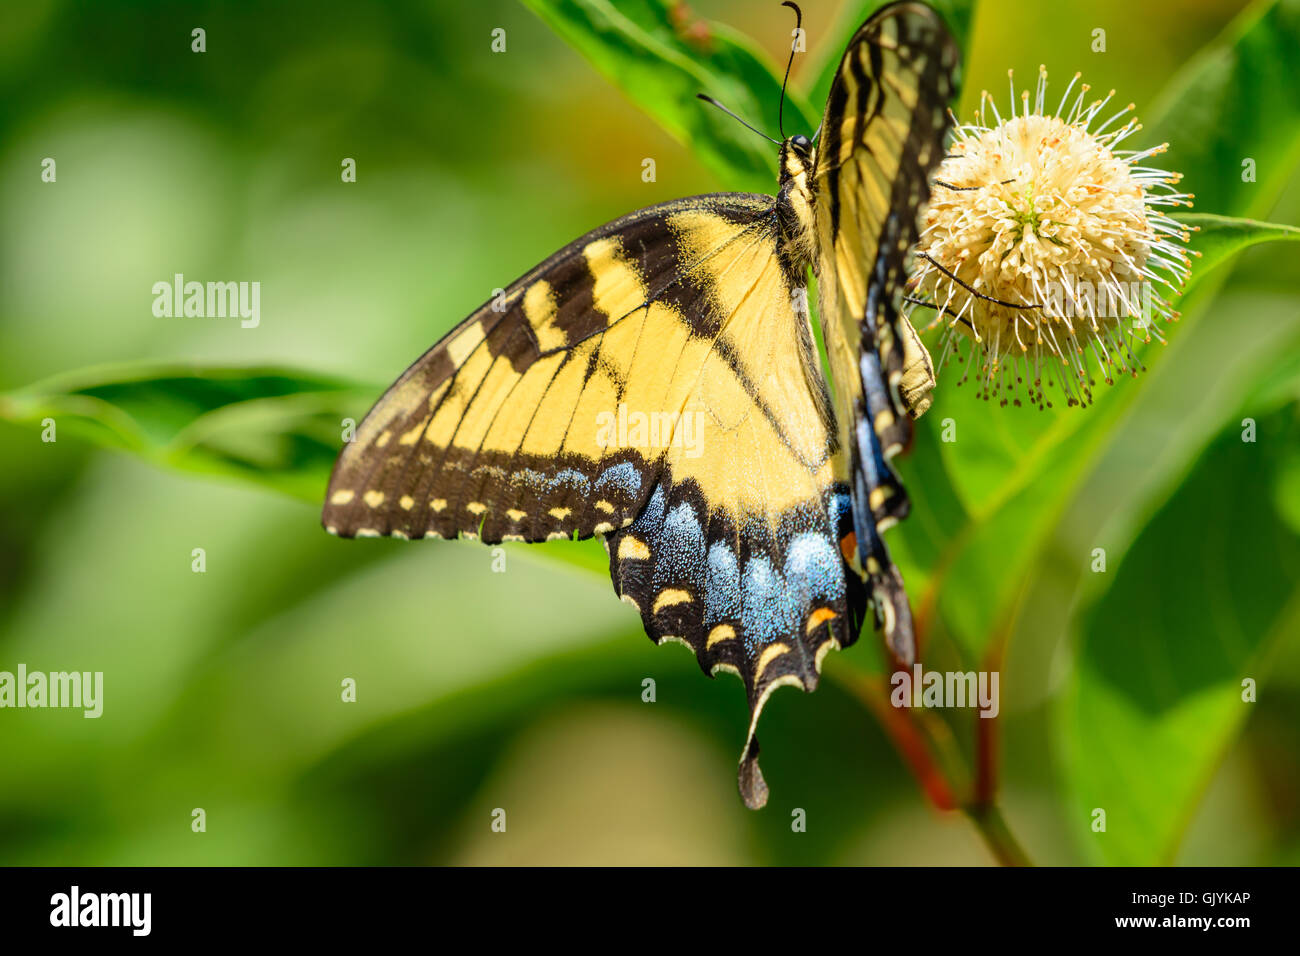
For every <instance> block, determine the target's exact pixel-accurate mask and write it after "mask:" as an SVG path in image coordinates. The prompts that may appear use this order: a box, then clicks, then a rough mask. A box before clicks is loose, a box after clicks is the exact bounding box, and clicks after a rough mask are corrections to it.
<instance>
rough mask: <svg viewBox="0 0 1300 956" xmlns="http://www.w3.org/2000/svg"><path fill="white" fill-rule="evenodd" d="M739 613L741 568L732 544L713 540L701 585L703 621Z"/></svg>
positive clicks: (737, 616) (727, 617) (714, 621)
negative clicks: (702, 585)
mask: <svg viewBox="0 0 1300 956" xmlns="http://www.w3.org/2000/svg"><path fill="white" fill-rule="evenodd" d="M739 617H740V568H739V566H738V565H737V564H736V552H734V551H732V550H731V546H730V545H728V544H725V543H724V542H721V541H715V542H714V543H713V546H712V547H711V548H709V570H708V576H707V577H706V579H705V585H704V622H705V623H706V624H716V623H717V622H718V621H729V620H736V619H737V618H739Z"/></svg>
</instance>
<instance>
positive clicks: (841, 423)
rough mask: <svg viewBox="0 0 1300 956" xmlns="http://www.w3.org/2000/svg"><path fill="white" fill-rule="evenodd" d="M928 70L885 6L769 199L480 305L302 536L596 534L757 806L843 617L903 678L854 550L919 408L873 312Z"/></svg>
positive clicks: (888, 493) (904, 363)
mask: <svg viewBox="0 0 1300 956" xmlns="http://www.w3.org/2000/svg"><path fill="white" fill-rule="evenodd" d="M891 57H894V58H897V59H898V61H899V63H900V64H901V65H900V66H898V67H897V75H891V74H890V73H889V72H888V68H887V65H886V60H887V59H889V58H891ZM890 62H891V63H892V60H891V61H890ZM954 63H955V51H954V50H953V48H952V45H951V41H950V40H949V39H948V38H947V34H946V31H944V29H943V26H942V24H941V22H940V21H939V20H938V19H937V17H935V15H934V14H933V12H932V11H930V10H929V9H928V8H927V7H924V6H922V5H919V4H913V3H907V4H895V5H893V6H891V7H889V8H886V10H884V11H881V12H880V13H878V14H877V15H876V16H875V17H873V18H872V19H871V20H869V21H867V23H866V24H864V25H863V27H862V28H861V29H860V30H859V31H858V35H856V36H855V38H854V40H853V41H852V42H851V43H850V46H849V49H848V51H847V52H846V54H845V61H844V63H842V64H841V67H840V72H839V75H838V77H837V80H836V83H835V85H834V87H833V89H832V94H831V101H830V103H829V104H828V107H827V114H826V119H825V120H824V121H823V130H822V134H821V135H822V137H823V138H822V142H821V143H820V144H819V145H818V144H814V143H813V142H812V141H811V140H809V139H808V138H806V137H804V136H792V137H790V138H788V139H786V140H785V141H784V142H783V143H782V144H781V149H780V155H779V168H780V174H779V177H780V178H779V182H778V191H777V195H776V196H775V197H772V196H764V195H753V194H736V193H720V194H712V195H704V196H696V197H691V198H689V199H683V200H676V201H673V202H668V203H663V204H660V205H658V206H652V207H649V208H647V209H642V210H639V211H637V212H634V213H632V214H630V215H628V216H624V217H622V218H621V219H618V220H615V221H614V222H611V223H608V224H607V225H605V226H602V227H600V228H599V229H596V230H594V231H592V232H591V233H588V234H587V235H585V236H583V237H581V238H579V239H577V240H575V241H574V242H573V243H571V244H570V245H568V246H566V247H565V248H564V249H562V250H560V251H559V252H557V253H556V254H555V255H553V256H551V257H550V258H549V259H547V260H546V261H545V262H543V263H542V264H541V265H539V266H538V267H536V268H535V269H533V270H531V271H530V272H529V273H528V274H526V275H524V276H522V277H521V278H520V279H518V280H517V281H516V282H514V283H512V284H511V285H510V286H509V287H508V288H507V289H506V290H505V293H504V295H503V296H501V297H499V298H498V299H497V300H494V301H492V302H489V303H485V304H484V305H483V306H482V307H480V308H479V309H478V310H476V311H475V312H474V313H473V314H471V315H470V316H469V317H468V318H467V319H465V320H464V321H463V322H462V323H461V324H460V325H458V326H457V327H456V328H455V329H453V330H452V332H450V333H449V334H448V335H447V336H446V337H444V338H443V339H442V340H441V341H440V342H438V343H437V344H436V345H434V346H433V348H431V349H430V350H429V351H428V352H426V353H425V355H424V356H422V357H421V358H420V359H418V360H417V361H416V362H415V363H414V364H413V365H412V366H411V367H410V368H409V369H408V370H407V371H406V373H405V374H404V375H403V376H402V377H401V378H399V379H398V380H397V382H396V383H394V385H393V386H392V387H391V388H390V389H389V390H388V392H387V393H386V394H385V395H384V397H383V398H381V399H380V401H379V402H378V403H377V404H376V405H375V407H374V408H373V409H372V410H371V411H370V413H369V414H368V415H367V416H366V418H365V419H364V421H363V422H362V424H361V426H360V427H359V428H358V431H357V435H356V438H355V440H354V441H353V442H352V443H350V444H349V445H348V446H347V447H346V448H345V449H344V450H343V452H342V454H341V455H340V457H339V460H338V463H337V464H336V466H335V470H334V474H333V476H332V478H331V482H330V488H329V491H328V492H327V497H326V506H325V510H324V514H323V523H324V525H325V526H326V528H327V530H329V531H331V532H332V533H336V534H339V535H342V536H345V537H364V536H378V535H390V536H397V537H405V538H416V537H434V538H451V537H457V536H463V537H473V538H479V539H481V540H483V541H485V542H489V543H495V542H498V541H508V540H516V541H527V542H538V541H546V540H552V539H557V538H571V537H578V538H585V537H590V536H593V535H598V536H602V537H603V538H604V539H605V542H606V546H607V548H608V551H609V556H610V575H611V578H612V580H613V582H614V587H615V590H616V592H617V593H618V595H619V596H620V597H621V598H622V599H623V600H624V601H625V602H627V603H628V604H630V605H631V606H632V607H634V608H635V609H636V610H637V612H638V613H639V614H640V616H641V619H642V622H643V624H644V626H645V629H646V632H647V633H648V634H649V635H650V636H651V638H652V639H654V640H655V641H656V643H661V642H663V641H678V642H681V643H684V644H686V645H687V646H689V647H690V648H691V649H692V650H693V651H694V652H695V654H696V656H697V658H698V660H699V663H700V666H701V668H702V669H703V670H704V671H705V673H708V674H710V675H714V674H716V673H718V672H720V671H722V672H730V673H734V674H736V675H737V676H739V677H740V678H741V680H742V681H743V682H744V684H745V687H746V691H747V694H748V697H749V702H750V708H751V720H750V726H749V733H748V736H747V739H746V744H745V749H744V751H743V754H742V759H741V767H740V789H741V793H742V795H743V797H744V799H745V802H746V803H747V804H748V805H750V806H761V805H762V804H763V803H764V802H765V800H766V796H767V787H766V784H765V783H764V781H763V777H762V774H761V772H760V771H759V769H758V763H757V754H758V744H757V739H756V738H755V727H756V725H757V721H758V716H759V714H760V712H761V711H762V709H763V705H764V703H765V702H766V700H767V698H768V696H769V695H770V694H771V693H772V692H773V691H774V690H775V689H776V688H778V687H781V686H787V685H790V686H798V687H800V688H802V689H804V690H812V689H813V688H814V687H815V686H816V683H817V680H818V675H819V673H820V670H821V664H822V661H823V659H824V657H825V655H826V653H827V652H828V651H829V650H831V649H832V648H839V647H845V646H848V645H849V644H851V643H852V642H853V641H854V640H856V639H857V636H858V632H859V629H860V627H861V624H862V622H863V620H864V618H865V615H866V607H867V604H868V602H870V603H871V604H872V605H873V606H874V608H875V609H876V619H877V622H878V623H879V624H880V626H881V629H882V631H883V633H884V637H885V640H886V643H887V644H888V646H889V647H890V648H891V649H892V650H893V652H894V654H895V656H896V657H898V658H899V659H900V660H902V661H910V659H911V656H912V655H913V653H914V644H913V635H912V630H911V615H910V611H909V609H908V603H907V598H906V594H905V593H904V591H903V586H902V579H901V577H900V576H899V574H898V571H897V569H896V568H895V567H894V565H893V563H892V561H891V560H890V558H889V555H888V551H887V550H886V549H885V546H884V543H883V540H882V538H881V533H882V532H883V531H884V529H885V528H887V527H888V526H889V524H890V523H892V522H894V521H897V520H899V519H901V518H902V517H903V516H905V515H906V512H907V497H906V495H905V493H904V492H903V489H902V486H901V484H900V483H899V482H898V479H897V478H896V477H895V475H894V473H893V471H892V469H891V467H890V465H889V463H888V459H889V458H890V457H892V456H893V455H894V454H895V453H897V452H898V451H899V450H901V449H902V448H903V447H905V446H906V444H907V442H908V440H909V438H910V428H909V421H910V419H909V413H911V412H913V411H915V410H917V409H918V408H919V403H918V402H913V401H912V400H911V398H909V397H908V395H909V391H908V382H909V376H910V383H911V393H912V394H923V393H924V392H926V391H927V387H926V383H925V381H924V378H925V374H927V373H928V356H925V357H924V359H922V358H920V357H919V356H924V349H923V347H921V346H920V345H919V341H916V340H914V337H915V333H914V332H912V330H911V327H910V326H909V325H908V324H907V322H906V320H904V319H902V318H901V317H900V316H899V315H898V312H897V297H898V294H899V293H900V292H901V289H902V285H903V282H904V279H905V276H904V272H903V260H904V255H905V253H906V251H907V248H908V247H909V246H910V245H911V244H912V243H913V242H915V239H916V231H917V226H916V215H917V212H918V210H919V208H920V206H921V204H922V203H923V202H924V201H925V198H926V195H927V190H928V184H927V177H928V175H929V173H930V170H931V169H932V168H933V166H934V164H936V163H937V162H938V159H939V158H940V156H941V154H942V148H941V140H942V137H943V134H944V130H945V120H944V118H943V114H942V106H943V104H944V103H946V99H947V96H948V95H949V93H950V91H951V86H950V80H949V74H950V72H951V70H952V68H953V65H954ZM873 70H874V71H875V72H874V73H872V72H870V71H873ZM873 90H874V91H875V92H874V93H873V92H872V91H873ZM909 90H910V94H909ZM877 153H879V154H880V156H877V155H876V154H877ZM883 160H892V161H889V162H884V161H883ZM846 190H849V191H850V192H846ZM853 193H856V195H855V194H853ZM891 202H892V203H896V204H897V207H896V208H895V207H894V206H891V205H890V203H891ZM810 270H811V271H812V272H813V273H814V274H815V275H816V276H817V279H818V289H819V310H818V311H819V317H820V320H821V323H822V331H823V338H824V341H825V343H826V349H827V357H828V361H829V364H830V369H831V382H828V381H827V379H826V376H825V375H824V374H823V371H822V363H821V360H820V357H819V355H818V352H817V348H816V344H815V339H814V335H813V329H812V325H811V318H810V314H809V312H810V310H809V309H808V308H807V277H808V273H809V271H810ZM918 349H919V350H920V351H919V353H918V351H917V350H918ZM918 383H919V384H918ZM932 383H933V379H932V377H931V378H930V379H929V384H932Z"/></svg>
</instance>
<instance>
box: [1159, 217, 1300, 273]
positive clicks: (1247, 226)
mask: <svg viewBox="0 0 1300 956" xmlns="http://www.w3.org/2000/svg"><path fill="white" fill-rule="evenodd" d="M1178 220H1179V222H1182V223H1185V224H1186V225H1188V226H1195V227H1196V228H1197V229H1198V230H1200V231H1199V232H1198V233H1196V234H1195V235H1194V236H1193V237H1192V241H1191V243H1190V245H1191V248H1192V249H1194V250H1196V251H1197V252H1199V253H1200V254H1201V258H1200V260H1199V261H1198V262H1196V263H1194V266H1195V268H1196V271H1197V272H1203V271H1205V270H1206V269H1209V268H1213V267H1214V266H1217V265H1219V263H1221V262H1222V261H1223V260H1225V259H1227V258H1228V257H1229V256H1234V255H1236V254H1237V253H1238V252H1241V251H1243V250H1245V249H1249V248H1250V247H1251V246H1257V245H1259V244H1260V243H1262V242H1274V241H1279V240H1280V241H1282V242H1296V241H1300V229H1297V228H1296V227H1295V226H1286V225H1282V224H1280V223H1276V222H1258V221H1257V220H1254V219H1234V218H1232V217H1231V216H1216V215H1213V214H1212V213H1204V212H1201V213H1196V212H1189V213H1183V214H1182V215H1180V216H1179V217H1178Z"/></svg>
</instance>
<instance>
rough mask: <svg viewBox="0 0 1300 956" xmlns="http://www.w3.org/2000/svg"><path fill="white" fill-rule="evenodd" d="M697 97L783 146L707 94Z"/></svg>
mask: <svg viewBox="0 0 1300 956" xmlns="http://www.w3.org/2000/svg"><path fill="white" fill-rule="evenodd" d="M695 95H696V97H698V98H699V99H702V100H704V102H706V103H709V104H712V105H713V106H716V107H717V108H718V109H720V110H722V112H724V113H726V114H727V115H728V116H730V117H731V118H732V119H734V120H735V121H736V122H737V123H739V124H740V125H741V126H744V127H747V128H748V129H752V130H753V131H754V132H755V133H757V134H758V135H759V136H761V137H763V139H765V140H767V141H768V142H769V143H776V145H778V146H780V145H781V141H780V140H779V139H773V138H772V137H770V136H768V135H767V134H766V133H764V132H763V131H762V130H761V129H758V128H757V127H755V126H752V125H750V124H749V123H747V122H745V121H744V120H743V119H741V118H740V117H739V116H737V115H736V114H735V113H733V112H732V111H731V110H729V109H727V108H726V107H725V106H723V105H722V104H721V103H719V102H718V101H717V100H715V99H714V98H713V97H711V96H709V95H708V94H707V93H696V94H695Z"/></svg>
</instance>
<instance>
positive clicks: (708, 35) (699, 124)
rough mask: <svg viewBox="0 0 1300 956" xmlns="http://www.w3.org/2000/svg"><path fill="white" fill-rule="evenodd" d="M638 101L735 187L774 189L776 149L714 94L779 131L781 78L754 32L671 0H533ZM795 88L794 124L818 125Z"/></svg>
mask: <svg viewBox="0 0 1300 956" xmlns="http://www.w3.org/2000/svg"><path fill="white" fill-rule="evenodd" d="M524 2H525V3H526V5H527V6H528V7H529V8H530V9H531V10H533V12H535V13H536V14H537V15H538V16H539V17H541V18H542V19H543V20H544V21H545V22H546V23H547V24H548V25H549V26H550V27H551V28H552V29H553V30H555V32H556V33H558V34H559V35H560V36H561V37H562V38H563V39H564V40H565V41H567V42H568V43H569V44H570V45H571V46H573V47H574V48H575V49H576V50H578V51H579V52H580V53H582V55H583V56H585V57H586V58H587V59H588V60H590V61H591V63H592V65H593V66H595V67H596V69H597V70H599V71H600V72H601V74H603V75H604V76H605V78H606V79H608V80H609V81H610V82H611V83H613V84H614V85H615V86H617V87H618V88H619V89H620V90H622V91H623V92H624V93H625V94H626V95H627V96H628V98H629V99H631V100H632V102H634V103H636V104H637V106H639V107H641V109H643V110H644V111H645V112H646V113H647V114H649V115H650V116H651V117H653V118H654V119H655V120H656V121H657V122H658V123H659V124H660V125H661V126H662V127H663V128H664V129H665V130H667V131H668V132H669V133H670V134H672V136H673V137H674V138H676V139H677V140H678V141H680V142H682V143H685V144H687V145H689V146H690V147H691V149H692V150H694V152H695V154H696V155H697V156H698V157H699V158H700V160H701V161H702V162H704V163H705V164H706V165H707V166H709V168H710V169H712V170H713V171H714V172H715V173H717V175H718V176H719V177H720V178H722V179H723V180H724V181H725V182H727V184H728V185H729V186H733V187H736V188H741V189H746V190H750V191H754V192H771V191H772V189H773V186H774V184H775V181H776V149H775V147H773V146H772V144H770V143H768V142H766V141H764V140H762V139H760V138H759V137H758V136H756V135H755V134H754V133H753V132H751V131H750V130H747V129H745V128H744V127H743V126H741V125H740V124H739V123H737V122H736V121H735V120H734V119H732V118H731V117H729V116H726V115H725V114H724V113H722V112H721V111H720V110H718V109H716V108H714V107H712V106H709V105H708V104H707V103H704V102H702V101H701V100H699V99H697V97H696V95H697V94H699V93H707V94H709V95H710V96H712V97H714V98H715V99H717V100H718V101H719V102H721V103H723V104H725V105H726V106H727V107H728V108H729V109H731V110H733V111H735V112H736V113H737V114H739V115H740V116H742V117H744V118H745V119H746V120H748V121H749V122H750V123H752V124H753V125H754V126H756V127H758V128H759V129H762V130H771V132H772V135H776V125H777V123H776V120H777V107H778V104H779V103H780V98H781V74H780V72H778V69H777V66H776V65H775V64H773V63H772V62H771V61H770V60H769V59H768V57H767V56H766V55H764V54H763V52H762V51H761V50H760V49H759V47H758V46H757V45H756V44H755V43H754V42H753V41H752V40H750V39H749V38H748V37H747V36H745V35H744V34H742V33H740V32H739V31H737V30H735V29H733V28H732V27H730V26H727V25H726V24H722V23H714V22H712V21H707V20H693V19H689V18H690V16H691V15H690V14H689V13H683V12H680V11H685V10H686V7H685V6H684V5H680V6H679V5H674V4H671V3H669V2H667V0H620V2H618V3H614V2H611V0H524ZM817 122H818V120H817V114H816V112H815V111H814V110H812V109H811V108H810V107H809V106H808V103H807V101H806V100H804V99H803V97H801V96H799V95H798V94H797V93H795V92H794V91H789V92H788V93H787V95H786V124H787V127H790V128H799V127H802V128H805V129H807V130H809V131H811V130H813V129H816V127H817Z"/></svg>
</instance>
